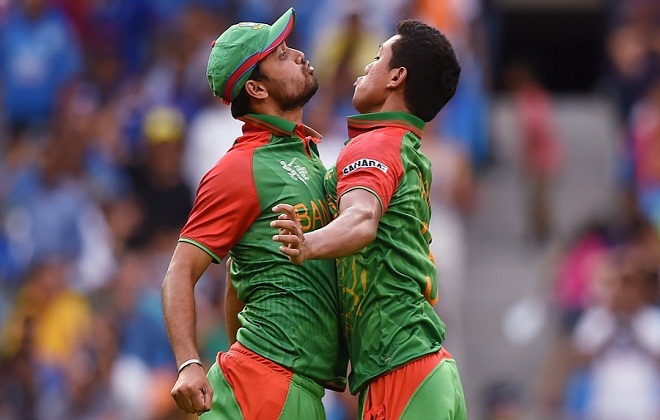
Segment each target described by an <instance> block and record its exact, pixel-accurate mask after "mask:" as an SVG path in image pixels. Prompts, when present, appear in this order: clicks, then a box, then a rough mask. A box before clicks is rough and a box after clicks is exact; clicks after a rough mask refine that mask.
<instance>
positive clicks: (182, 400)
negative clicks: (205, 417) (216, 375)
mask: <svg viewBox="0 0 660 420" xmlns="http://www.w3.org/2000/svg"><path fill="white" fill-rule="evenodd" d="M172 398H174V401H176V405H178V406H179V408H180V409H181V410H183V411H185V412H186V413H189V414H197V415H198V416H199V415H201V414H202V413H204V412H206V411H209V410H210V409H211V400H212V399H213V390H212V389H211V384H210V383H209V381H208V379H207V378H206V373H205V372H204V368H202V367H201V366H199V365H197V364H193V365H190V366H187V367H186V368H185V369H183V370H182V371H181V373H180V374H179V378H178V379H177V380H176V383H175V384H174V387H172Z"/></svg>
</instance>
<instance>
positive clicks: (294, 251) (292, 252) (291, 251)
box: [280, 246, 300, 257]
mask: <svg viewBox="0 0 660 420" xmlns="http://www.w3.org/2000/svg"><path fill="white" fill-rule="evenodd" d="M280 251H281V252H282V254H284V255H286V256H287V257H297V256H299V255H300V250H299V249H298V248H287V247H285V246H281V247H280Z"/></svg>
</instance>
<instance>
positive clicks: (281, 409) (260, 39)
mask: <svg viewBox="0 0 660 420" xmlns="http://www.w3.org/2000/svg"><path fill="white" fill-rule="evenodd" d="M294 20H295V14H294V10H293V9H290V10H288V11H287V12H286V13H285V14H284V15H283V16H282V17H280V18H279V19H278V20H277V21H276V22H275V23H274V24H273V25H272V26H271V25H267V24H263V23H246V22H243V23H239V24H236V25H233V26H231V27H230V28H229V29H228V30H227V31H225V32H224V33H223V34H222V35H220V37H219V38H218V39H217V40H216V41H215V42H214V44H213V47H212V49H211V53H210V57H209V62H208V69H207V76H208V79H209V84H210V86H211V90H212V91H213V94H214V95H215V96H217V97H219V98H222V99H223V101H224V102H225V103H230V104H231V107H232V108H231V110H232V115H233V116H234V118H237V119H239V120H241V121H243V122H244V125H243V135H242V136H241V137H239V138H238V139H237V140H236V141H235V143H234V145H233V147H232V148H231V149H230V150H229V151H228V152H227V153H226V154H225V155H224V156H223V157H222V158H221V159H220V160H219V161H218V162H217V163H216V165H215V166H214V167H213V168H212V169H211V170H210V171H209V172H208V173H207V174H206V175H205V176H204V178H203V179H202V180H201V182H200V185H199V189H198V191H197V196H196V199H195V203H194V206H193V209H192V212H191V214H190V216H189V219H188V221H187V223H186V225H185V226H184V228H183V230H182V232H181V235H180V239H179V242H178V244H177V246H176V249H175V251H174V254H173V256H172V260H171V262H170V266H169V269H168V271H167V274H166V275H165V279H164V281H163V287H162V289H163V310H164V316H165V323H166V326H167V330H168V334H169V337H170V341H171V344H172V348H173V350H174V354H175V356H176V361H177V364H178V370H179V377H178V379H177V381H176V383H175V384H174V387H173V388H172V396H173V397H174V399H175V401H176V402H177V404H178V406H179V407H180V408H181V409H182V410H183V411H185V412H187V413H196V414H202V413H205V414H203V415H202V416H201V418H202V419H207V418H208V419H232V420H233V419H291V420H294V419H324V418H325V412H324V408H323V405H322V403H321V398H322V397H323V395H324V388H330V389H335V390H343V389H344V388H345V383H346V380H345V374H346V369H347V368H346V363H347V357H345V356H344V354H345V345H342V340H341V337H342V333H341V330H340V324H339V322H340V316H339V315H340V313H339V311H340V309H339V291H338V286H337V282H336V267H335V263H334V261H332V260H316V261H309V262H308V263H305V264H302V265H293V264H291V263H290V262H289V260H288V258H287V257H286V256H285V255H283V254H281V253H280V252H279V251H278V244H276V243H274V242H273V241H271V240H270V230H271V228H270V222H271V221H273V220H275V219H276V218H277V215H276V214H274V213H273V212H272V207H273V206H274V205H276V204H277V203H279V202H282V201H285V202H290V203H294V204H293V207H294V208H295V209H296V210H297V211H299V212H300V214H301V229H302V230H303V231H310V232H311V231H313V230H315V229H319V228H321V227H322V226H324V225H325V224H327V223H328V222H329V221H330V220H331V212H330V209H329V206H328V203H327V201H326V195H325V193H324V190H323V178H324V174H325V167H324V166H323V164H322V162H321V160H320V158H319V156H318V150H317V146H316V143H317V142H318V141H319V139H320V135H319V134H318V133H316V132H315V131H313V130H311V129H310V128H308V127H305V126H303V125H302V123H301V121H302V108H303V105H304V104H305V103H307V102H308V101H309V99H310V98H311V97H312V96H313V95H314V93H315V92H316V90H317V88H318V83H317V81H316V79H315V78H314V75H313V72H314V68H313V67H312V66H310V64H309V62H308V61H307V60H305V56H304V54H303V53H302V52H301V51H297V50H295V49H292V48H290V47H289V46H288V45H287V44H286V39H287V37H288V35H289V34H290V33H291V30H292V29H293V25H294ZM227 254H229V255H230V256H231V260H232V262H231V264H230V271H231V277H232V279H231V282H230V284H228V285H227V287H228V291H227V298H228V307H230V308H231V307H238V308H239V309H241V308H242V310H241V312H240V314H238V318H237V319H238V320H239V322H240V326H239V328H237V330H238V331H237V335H236V340H237V341H236V342H235V343H234V344H233V345H232V346H231V348H230V349H229V351H228V352H226V353H223V352H220V353H219V354H218V357H217V360H216V362H215V363H214V364H213V365H212V366H211V368H210V370H209V371H208V376H207V375H206V371H205V370H204V368H203V366H202V363H201V361H200V360H199V353H198V351H197V347H196V343H195V302H194V294H193V289H194V286H195V284H196V282H197V281H198V280H199V278H200V276H201V275H202V274H203V272H204V271H205V270H206V268H207V267H208V266H209V264H210V263H212V262H213V263H220V262H221V261H222V260H223V259H224V258H225V256H226V255H227ZM243 305H244V307H243ZM235 317H236V314H233V315H229V316H228V319H232V318H235ZM228 329H229V331H230V336H232V335H233V328H232V326H231V325H230V326H229V327H228Z"/></svg>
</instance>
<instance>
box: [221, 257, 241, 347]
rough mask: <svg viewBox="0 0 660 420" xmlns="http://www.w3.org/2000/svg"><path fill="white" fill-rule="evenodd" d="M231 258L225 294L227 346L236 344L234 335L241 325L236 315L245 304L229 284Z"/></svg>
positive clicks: (230, 283)
mask: <svg viewBox="0 0 660 420" xmlns="http://www.w3.org/2000/svg"><path fill="white" fill-rule="evenodd" d="M230 269H231V258H229V259H227V285H226V292H225V324H226V327H227V338H229V344H234V343H235V342H236V335H237V334H238V329H239V328H240V327H241V323H240V322H239V320H238V313H239V312H241V311H242V310H243V308H244V307H245V303H243V301H241V300H240V299H239V298H238V293H237V292H236V289H234V285H233V284H232V282H231V270H230Z"/></svg>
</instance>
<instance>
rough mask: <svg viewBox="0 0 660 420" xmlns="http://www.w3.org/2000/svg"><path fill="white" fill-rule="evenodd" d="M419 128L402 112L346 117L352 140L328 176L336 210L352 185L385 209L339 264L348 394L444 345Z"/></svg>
mask: <svg viewBox="0 0 660 420" xmlns="http://www.w3.org/2000/svg"><path fill="white" fill-rule="evenodd" d="M423 128H424V122H423V121H422V120H420V119H418V118H417V117H414V116H412V115H410V114H405V113H399V112H382V113H375V114H364V115H358V116H355V117H349V119H348V130H349V140H348V141H347V142H346V145H345V146H344V148H343V149H342V151H341V153H340V154H339V158H338V159H337V164H336V165H335V167H333V168H331V169H330V170H329V171H328V173H327V175H326V181H325V187H326V192H327V194H328V201H329V202H330V203H331V207H332V208H333V209H336V208H338V204H337V203H339V201H338V200H340V199H341V196H342V195H343V194H345V193H347V192H348V191H351V190H353V189H356V188H361V189H365V190H368V191H370V192H372V193H373V194H374V195H376V197H378V199H379V200H380V202H381V204H382V208H383V216H382V217H381V219H380V222H379V224H378V233H377V235H376V239H375V240H374V242H372V243H371V244H369V245H368V246H366V247H365V248H364V249H362V250H361V251H360V252H358V253H357V254H355V255H351V256H349V257H346V258H342V259H340V260H338V262H337V276H338V279H339V284H340V288H341V294H342V298H341V299H342V316H343V318H344V321H345V328H346V334H347V340H348V348H349V355H350V358H351V366H352V371H351V374H350V376H349V383H350V386H351V392H353V393H356V392H358V391H360V390H361V388H363V387H364V386H365V385H366V384H367V383H368V382H369V381H371V380H372V379H374V378H375V377H377V376H378V375H381V374H382V373H384V372H387V371H390V370H392V369H394V368H396V367H398V366H401V365H403V364H405V363H407V362H409V361H411V360H413V359H417V358H419V357H420V356H423V355H426V354H429V353H433V352H436V351H438V350H439V349H440V348H441V346H442V342H443V340H444V333H445V326H444V324H443V322H442V321H441V320H440V318H439V317H438V316H437V314H436V313H435V311H434V309H433V304H434V303H435V302H436V300H437V277H436V268H435V263H434V260H433V257H432V255H431V252H430V250H429V243H430V242H431V235H430V233H429V220H430V218H431V206H430V202H429V187H430V185H431V163H430V161H429V159H428V158H427V157H426V156H425V155H424V154H423V153H422V152H421V151H420V150H419V148H420V145H421V139H420V137H421V134H422V130H423Z"/></svg>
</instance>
